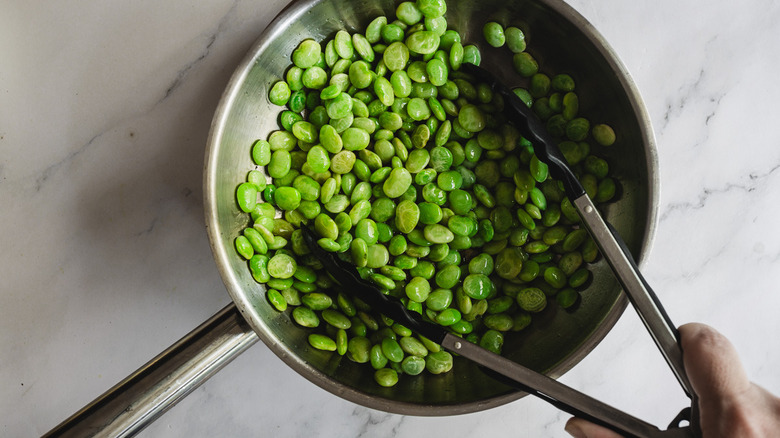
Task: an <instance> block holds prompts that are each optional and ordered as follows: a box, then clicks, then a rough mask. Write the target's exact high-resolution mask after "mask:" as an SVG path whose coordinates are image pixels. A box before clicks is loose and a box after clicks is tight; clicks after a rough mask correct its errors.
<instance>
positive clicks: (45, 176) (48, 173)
mask: <svg viewBox="0 0 780 438" xmlns="http://www.w3.org/2000/svg"><path fill="white" fill-rule="evenodd" d="M236 5H237V3H236V2H234V3H233V4H232V5H231V7H230V9H229V10H228V12H227V13H225V14H224V15H223V16H222V17H221V18H220V20H219V22H218V24H217V29H216V30H215V31H214V32H213V33H212V34H210V35H209V36H208V38H207V43H206V45H205V47H204V49H203V50H202V51H201V53H200V55H199V56H198V57H197V58H196V59H195V60H193V61H191V62H189V63H187V64H186V65H185V66H184V67H182V68H180V69H179V70H178V72H177V73H176V77H175V78H174V79H173V80H172V81H171V85H169V86H168V88H167V89H166V91H165V95H164V96H163V97H162V98H161V99H159V100H158V101H156V102H155V103H154V104H152V105H151V106H149V107H148V108H146V109H142V110H140V111H138V113H137V114H145V113H148V112H151V111H153V110H154V109H155V108H156V107H157V106H158V105H160V104H161V103H162V102H164V101H165V100H166V99H168V98H169V97H170V96H172V95H173V94H174V93H175V92H176V90H178V89H179V88H180V87H181V86H182V84H183V83H184V82H185V80H186V78H187V76H188V74H189V73H190V72H191V71H192V70H193V69H194V68H195V67H197V66H198V65H200V63H201V62H202V61H203V60H204V59H206V58H207V57H208V55H209V54H210V50H211V47H212V46H213V45H214V43H215V42H216V41H217V39H218V37H219V35H220V34H221V33H222V32H223V31H224V30H225V28H226V26H227V23H228V22H229V20H230V18H231V17H232V15H233V13H234V11H235V9H236ZM137 114H136V115H137ZM133 117H134V115H130V116H128V117H125V118H123V119H121V120H119V121H118V122H117V123H114V124H112V125H111V126H109V127H107V128H106V129H104V130H102V131H101V132H99V133H97V134H95V135H93V136H92V138H90V139H89V140H88V141H87V142H86V143H84V144H83V145H81V146H79V147H77V148H76V149H75V150H74V151H72V152H71V153H69V154H68V155H67V156H65V157H64V158H63V159H62V160H60V161H58V162H56V163H54V164H52V165H50V166H48V167H47V168H46V169H44V170H43V172H41V175H40V176H39V177H38V178H36V180H35V185H34V187H35V191H36V192H39V191H40V190H41V188H42V187H43V185H44V184H45V183H46V182H47V181H48V180H49V178H51V177H52V176H53V175H54V174H56V173H57V172H58V170H59V169H61V168H62V167H63V166H65V165H66V164H68V163H71V162H73V161H74V160H76V159H77V158H78V157H79V156H80V155H82V153H84V152H85V151H87V150H89V149H90V148H91V147H92V146H93V145H94V144H95V143H96V142H97V140H99V139H100V138H101V137H103V136H104V135H105V134H106V133H108V132H111V131H112V130H113V129H115V128H116V127H117V126H122V125H123V124H124V123H125V122H126V121H127V120H129V119H131V118H133ZM2 171H3V169H2V167H1V166H0V176H2ZM153 227H154V224H152V228H153ZM150 230H151V229H150Z"/></svg>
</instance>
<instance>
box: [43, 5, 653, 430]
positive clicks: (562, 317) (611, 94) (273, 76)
mask: <svg viewBox="0 0 780 438" xmlns="http://www.w3.org/2000/svg"><path fill="white" fill-rule="evenodd" d="M396 3H397V2H395V1H394V0H359V1H355V0H301V1H296V2H293V3H291V4H290V5H288V6H287V7H286V8H285V9H284V10H283V11H281V12H280V14H279V15H278V16H277V17H276V19H275V20H274V21H273V22H272V23H271V24H270V25H269V26H268V28H266V29H265V30H264V32H263V33H262V35H261V36H260V38H259V39H258V41H257V43H256V44H255V46H254V47H253V48H252V50H251V51H250V52H249V53H248V54H247V56H246V58H245V59H244V60H243V62H242V63H241V64H240V65H239V66H238V68H237V69H236V72H235V74H234V75H233V77H232V79H231V81H230V83H229V84H228V86H227V89H226V91H225V93H224V95H223V97H222V100H221V102H220V104H219V106H218V108H217V110H216V114H215V116H214V120H213V124H212V127H211V133H210V136H209V140H208V146H207V149H206V165H205V169H204V192H205V215H206V227H207V232H208V235H209V239H210V242H211V247H212V251H213V254H214V258H215V261H216V263H217V266H218V269H219V272H220V275H221V276H222V278H223V281H224V283H225V286H226V288H227V290H228V292H229V293H230V296H231V297H232V299H233V301H234V304H231V305H230V306H228V307H226V308H225V309H222V310H221V311H220V312H219V313H217V314H216V315H215V316H214V317H212V319H210V320H209V321H207V322H205V323H204V324H203V325H202V326H201V327H199V328H197V329H195V330H194V331H193V332H191V333H190V334H188V335H187V336H186V337H184V338H183V339H182V340H181V341H179V342H178V343H177V344H176V345H174V346H172V347H171V348H170V349H169V350H166V351H165V352H163V353H162V354H161V355H160V356H158V357H157V358H155V359H153V360H152V361H150V362H149V363H148V364H146V365H145V366H144V367H142V368H141V369H139V370H138V371H137V372H136V373H134V374H133V375H131V376H130V377H128V378H127V379H126V380H125V381H123V382H120V384H118V385H116V386H115V387H114V388H112V389H110V390H109V391H108V392H106V393H105V394H103V395H102V396H100V397H98V398H97V399H96V400H95V401H94V402H93V403H91V404H90V405H89V406H87V407H85V408H84V409H83V410H82V411H80V412H78V413H76V414H74V416H73V417H71V418H69V419H68V420H66V421H64V422H63V423H62V424H61V425H59V426H58V427H57V428H55V429H54V430H52V431H51V432H50V436H130V435H133V434H134V433H136V432H138V431H140V430H141V429H142V428H143V427H144V426H145V425H147V424H148V423H149V422H151V421H153V420H154V419H155V418H156V417H158V416H159V415H161V414H162V413H163V412H164V411H165V410H166V409H168V408H169V407H170V406H172V405H173V404H174V403H175V402H176V401H177V400H178V399H180V398H181V397H183V396H184V395H186V394H187V393H189V392H190V391H191V390H192V389H194V388H195V387H197V386H198V385H199V384H200V383H202V382H203V381H204V380H205V379H207V378H208V377H209V376H210V375H212V374H213V373H214V372H216V371H217V370H219V369H220V368H221V367H222V366H224V365H225V364H226V363H228V362H229V361H230V360H231V359H232V358H233V357H235V356H236V355H237V354H239V353H241V352H242V351H244V350H245V349H246V348H248V347H249V346H251V345H252V344H254V343H255V342H256V341H257V340H258V339H261V340H262V341H263V342H264V343H265V344H266V346H267V347H268V348H270V349H271V350H273V352H274V353H276V354H277V355H278V356H279V357H280V358H281V359H282V360H284V361H285V362H286V363H287V364H288V365H289V366H290V367H292V368H293V369H295V370H296V371H297V372H298V373H300V374H301V375H302V376H304V377H305V378H307V379H309V380H310V381H312V382H313V383H315V384H317V385H318V386H320V387H322V388H324V389H326V390H328V391H330V392H331V393H333V394H335V395H337V396H339V397H342V398H345V399H347V400H350V401H353V402H355V403H358V404H361V405H364V406H368V407H371V408H375V409H380V410H384V411H388V412H394V413H399V414H411V415H454V414H462V413H468V412H475V411H479V410H483V409H489V408H491V407H495V406H499V405H501V404H504V403H507V402H509V401H512V400H516V399H517V398H519V397H522V396H523V395H524V393H522V392H519V391H517V390H514V389H512V388H510V387H508V386H504V385H503V384H501V383H499V382H497V381H495V380H493V379H491V378H489V377H487V376H486V375H485V374H483V373H482V372H481V371H479V370H478V369H477V368H476V367H475V366H474V365H472V364H470V363H468V362H465V361H463V362H456V365H455V368H454V370H453V371H452V372H450V373H447V374H443V375H437V376H434V375H425V376H423V375H421V376H417V377H415V378H404V379H401V382H400V383H399V384H398V385H397V386H395V387H393V388H380V387H378V385H375V384H374V382H373V378H372V372H371V370H369V369H368V368H367V367H364V366H358V365H356V364H353V363H350V362H349V361H348V360H341V358H340V357H337V356H334V355H332V354H328V353H325V352H321V351H317V350H314V349H311V348H309V347H308V343H307V342H306V335H307V332H306V331H305V330H303V329H301V328H299V327H297V326H296V325H295V324H293V323H292V322H291V320H290V318H289V317H288V315H287V314H280V313H278V312H277V311H276V310H274V309H273V308H272V307H271V306H270V305H269V304H268V303H267V301H266V299H265V293H264V292H265V290H264V288H263V286H262V285H260V284H258V283H256V282H255V281H254V280H253V279H252V277H251V275H250V273H249V270H248V268H247V265H246V262H245V261H243V260H242V259H241V258H240V257H239V256H238V255H237V254H236V253H235V250H234V247H233V241H234V239H235V237H236V236H237V235H238V234H239V232H240V230H242V229H243V228H244V227H245V226H246V225H247V224H248V220H249V218H248V215H246V214H243V213H241V212H240V211H239V209H238V207H237V205H236V201H235V188H236V186H237V184H239V183H240V182H241V181H243V180H244V179H245V177H246V173H247V172H248V171H249V170H250V169H253V168H255V166H254V164H253V163H252V161H251V156H250V148H251V145H252V143H253V142H254V141H255V140H256V139H259V138H265V137H266V136H267V135H268V134H269V133H270V132H271V131H272V130H274V129H277V114H278V112H279V108H278V107H275V106H273V105H272V104H270V102H268V100H267V98H266V96H267V91H268V89H269V87H270V85H271V84H273V83H274V82H275V81H276V80H278V79H279V78H281V77H283V74H284V71H285V69H286V68H287V66H289V64H290V54H291V52H292V50H293V49H294V48H295V46H296V45H297V44H298V42H300V41H301V40H303V39H305V38H314V39H316V40H320V41H322V40H324V39H326V38H329V37H331V36H332V35H333V34H334V33H335V32H336V31H337V30H339V29H342V28H346V29H347V30H350V31H357V30H360V29H364V28H365V26H366V25H367V24H368V22H369V21H370V20H371V19H372V18H373V17H375V16H377V15H380V14H384V15H388V16H392V15H394V10H395V5H396ZM448 7H449V9H448V12H447V19H448V22H449V25H450V27H451V28H455V29H457V30H458V31H459V32H461V34H462V36H463V37H464V40H465V41H469V42H475V43H480V42H481V40H482V38H481V28H482V25H483V24H484V23H485V22H486V21H488V20H496V21H499V22H504V23H507V24H509V23H511V24H513V25H516V26H518V27H520V28H521V29H523V30H524V31H525V33H526V35H527V39H528V41H529V51H530V52H531V53H532V54H533V55H534V56H535V57H536V58H537V59H538V60H539V61H540V64H541V65H542V66H543V69H544V70H545V71H549V72H568V73H571V74H572V75H573V76H574V77H575V79H576V81H577V88H578V94H579V97H580V105H581V107H580V108H581V111H582V113H584V114H587V115H588V117H589V118H591V119H592V120H594V121H604V122H607V123H609V124H611V125H612V126H613V127H614V128H615V130H616V131H617V132H618V136H619V137H618V138H619V139H618V143H617V144H616V145H615V146H614V147H612V148H609V149H606V150H604V151H600V153H602V155H603V156H605V157H606V158H607V160H608V161H609V163H610V166H611V169H612V173H613V174H614V175H615V176H616V177H617V178H618V180H619V182H620V187H621V193H620V199H619V201H617V202H615V203H612V204H610V205H609V207H608V208H607V209H606V211H605V217H606V218H607V220H609V221H610V222H611V223H612V224H613V225H614V226H615V228H616V229H617V230H618V232H619V233H620V235H621V236H623V238H624V240H625V241H626V242H627V244H628V246H629V248H630V249H631V251H632V253H633V254H634V256H635V258H636V259H637V260H640V261H641V260H642V259H643V258H644V256H645V255H646V254H647V251H648V249H649V242H650V240H651V237H652V235H653V232H654V229H655V223H656V213H657V212H656V208H657V207H656V206H657V202H658V200H657V196H658V174H657V158H656V152H655V143H654V139H653V134H652V127H651V124H650V121H649V119H648V116H647V114H646V112H645V109H644V107H643V105H642V102H641V98H640V96H639V94H638V92H637V90H636V87H635V85H634V84H633V82H632V81H631V78H630V76H629V74H628V72H627V71H626V69H625V68H624V67H623V65H622V64H621V63H620V61H619V60H618V58H617V56H616V55H615V54H614V52H613V51H612V50H611V49H610V48H609V46H608V44H607V43H606V42H605V41H604V39H603V38H602V37H601V36H600V35H599V34H598V33H597V31H596V30H595V29H594V28H593V27H592V26H591V25H590V24H589V23H588V22H587V21H586V20H585V19H584V18H583V17H581V16H580V15H579V14H578V13H577V12H576V11H574V10H573V9H572V8H571V7H569V6H568V5H566V4H565V3H563V2H562V1H558V0H509V1H507V0H483V1H480V2H475V1H470V0H449V1H448ZM480 46H481V48H482V49H483V52H482V53H483V65H488V66H489V67H490V68H491V69H492V70H493V71H496V72H497V74H498V75H499V76H501V77H502V79H503V80H504V81H506V82H509V83H510V85H511V81H510V78H511V77H512V75H510V74H509V73H510V72H511V56H510V54H509V53H508V52H507V51H506V50H503V51H501V50H498V49H493V48H490V47H488V46H487V45H485V44H480ZM594 273H595V276H594V277H595V279H594V281H593V283H592V284H591V285H590V287H589V288H588V290H587V291H585V292H584V293H583V299H582V301H581V304H580V305H579V307H578V308H577V309H576V311H573V312H568V311H564V310H561V309H557V308H556V306H550V309H549V310H548V311H545V312H544V313H542V314H541V315H540V317H539V318H537V319H535V322H534V323H533V324H532V326H531V327H530V328H529V329H527V330H525V331H523V332H521V333H519V334H518V335H517V336H512V337H508V339H507V343H506V344H505V347H504V352H505V356H507V357H508V358H510V359H512V360H514V361H517V362H519V363H521V364H523V365H525V366H527V367H529V368H532V369H534V370H537V371H541V372H544V373H546V374H547V375H549V376H552V377H558V376H560V375H562V374H563V373H565V372H566V371H567V370H569V369H570V368H571V367H573V366H574V365H575V364H576V363H577V362H579V361H580V360H581V359H582V358H583V357H584V356H585V355H586V354H588V352H590V351H591V350H592V349H593V348H594V347H595V346H596V345H597V344H598V342H599V341H600V340H601V339H602V338H603V337H604V336H605V335H606V334H607V332H609V330H610V329H611V328H612V327H613V325H614V323H615V322H616V321H617V319H618V318H619V317H620V315H621V314H622V312H623V310H624V309H625V307H626V305H627V300H626V298H625V296H624V295H623V294H622V293H621V291H620V287H619V285H618V284H617V282H616V281H615V279H614V278H613V276H612V274H611V272H610V270H609V267H608V266H607V265H606V264H604V262H600V263H598V264H596V266H594ZM258 378H264V376H262V375H258Z"/></svg>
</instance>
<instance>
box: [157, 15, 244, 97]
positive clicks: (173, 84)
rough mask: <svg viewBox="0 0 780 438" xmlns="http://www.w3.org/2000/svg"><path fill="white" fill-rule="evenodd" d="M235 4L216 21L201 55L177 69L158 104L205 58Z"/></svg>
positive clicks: (227, 20)
mask: <svg viewBox="0 0 780 438" xmlns="http://www.w3.org/2000/svg"><path fill="white" fill-rule="evenodd" d="M237 5H238V3H237V2H233V4H232V5H231V6H230V9H228V11H227V12H226V13H225V15H223V16H222V18H220V20H219V22H218V23H217V29H216V31H214V33H212V34H211V35H209V37H208V39H207V40H208V43H207V44H206V47H205V48H204V49H203V51H202V53H201V55H200V56H199V57H198V58H197V59H195V60H194V61H192V62H190V63H189V64H187V65H185V66H184V68H182V69H181V70H179V72H178V74H177V75H176V78H175V79H174V80H173V81H172V82H171V85H170V86H169V87H168V89H167V90H166V92H165V96H164V97H163V98H162V99H160V101H159V102H157V104H159V103H160V102H162V101H164V100H165V99H167V98H168V97H170V96H171V95H172V94H173V93H174V92H175V91H176V90H177V89H178V88H179V87H180V86H181V84H182V83H183V82H184V80H185V79H186V78H187V74H188V73H189V72H190V71H191V70H192V69H193V68H194V67H196V66H197V65H199V64H200V63H201V62H202V61H203V60H204V59H206V57H208V56H209V54H210V53H211V47H212V46H213V45H214V43H215V42H216V41H217V38H218V37H219V35H220V34H221V33H222V32H223V31H224V30H225V28H226V27H227V23H228V22H229V19H230V18H232V16H233V14H234V12H235V10H236V7H237Z"/></svg>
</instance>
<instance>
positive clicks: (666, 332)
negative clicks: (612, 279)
mask: <svg viewBox="0 0 780 438" xmlns="http://www.w3.org/2000/svg"><path fill="white" fill-rule="evenodd" d="M572 203H573V204H574V206H575V207H576V208H577V210H578V211H579V212H580V216H581V217H582V221H583V223H584V224H585V227H587V228H588V231H590V234H591V235H592V236H593V240H594V241H595V242H596V244H597V245H598V247H599V249H600V250H601V254H602V255H603V256H604V259H605V260H606V261H607V263H609V265H610V266H611V267H612V271H613V272H614V273H615V276H616V277H617V279H618V281H619V282H620V284H621V285H622V286H623V290H624V291H625V292H626V295H628V298H629V300H630V301H631V304H632V305H633V306H634V309H636V311H637V313H638V314H639V318H640V319H641V320H642V322H643V323H644V325H645V327H646V328H647V331H648V332H649V333H650V336H651V337H652V338H653V341H655V343H656V345H657V346H658V349H659V350H660V351H661V354H662V355H663V357H664V359H666V362H667V363H668V364H669V367H670V368H671V369H672V372H673V373H674V375H675V377H676V378H677V380H678V381H679V382H680V385H681V386H682V388H683V390H685V392H686V394H687V395H688V396H689V397H692V396H693V394H695V393H694V391H693V388H692V387H691V383H690V381H689V380H688V375H687V374H686V372H685V366H684V365H683V358H682V349H681V348H680V343H679V338H680V336H679V333H678V332H677V328H676V327H675V325H674V324H673V323H672V321H671V319H670V318H669V315H668V314H667V313H666V310H665V309H664V307H663V306H662V305H661V301H660V300H659V299H658V297H657V296H656V294H655V292H653V289H651V288H650V286H649V285H648V284H647V281H646V280H645V279H644V277H643V276H642V274H641V273H640V272H639V268H638V267H637V265H636V262H635V261H634V259H633V257H632V256H631V253H630V252H629V251H628V248H627V246H626V244H625V242H624V241H623V239H621V238H620V236H619V235H618V234H617V232H615V231H614V229H613V228H612V227H611V226H609V225H608V224H607V222H606V221H604V219H603V218H602V217H601V215H600V214H599V212H598V210H597V209H596V206H595V205H594V204H593V201H592V200H591V199H590V197H589V196H588V195H587V194H585V195H582V196H580V197H578V198H576V199H575V200H574V201H573V202H572Z"/></svg>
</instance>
